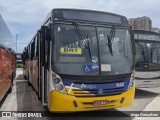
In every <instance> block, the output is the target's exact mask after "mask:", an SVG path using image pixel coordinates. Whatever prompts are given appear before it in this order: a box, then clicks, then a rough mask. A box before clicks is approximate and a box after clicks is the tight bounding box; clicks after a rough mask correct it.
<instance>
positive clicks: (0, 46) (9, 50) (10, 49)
mask: <svg viewBox="0 0 160 120" xmlns="http://www.w3.org/2000/svg"><path fill="white" fill-rule="evenodd" d="M0 48H1V49H4V50H7V51H8V52H10V53H13V54H15V51H14V50H13V49H12V48H9V47H6V46H5V45H3V44H1V43H0Z"/></svg>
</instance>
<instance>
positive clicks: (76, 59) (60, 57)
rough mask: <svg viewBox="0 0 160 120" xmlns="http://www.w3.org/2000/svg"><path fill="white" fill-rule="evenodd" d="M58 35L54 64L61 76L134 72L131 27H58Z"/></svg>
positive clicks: (59, 25)
mask: <svg viewBox="0 0 160 120" xmlns="http://www.w3.org/2000/svg"><path fill="white" fill-rule="evenodd" d="M113 34H114V35H113ZM54 36H55V42H54V46H53V50H54V52H53V61H54V62H52V65H53V69H54V71H55V72H57V73H60V74H66V75H85V76H89V75H93V76H98V75H100V74H101V75H115V74H125V73H131V71H132V68H133V57H132V54H133V53H132V45H131V37H130V32H129V31H128V29H127V28H118V27H114V29H113V27H94V26H82V25H77V24H70V25H66V24H56V25H55V28H54Z"/></svg>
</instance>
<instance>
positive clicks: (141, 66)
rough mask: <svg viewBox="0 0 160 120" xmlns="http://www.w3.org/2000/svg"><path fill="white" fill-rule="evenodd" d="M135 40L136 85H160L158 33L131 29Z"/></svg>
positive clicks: (159, 41)
mask: <svg viewBox="0 0 160 120" xmlns="http://www.w3.org/2000/svg"><path fill="white" fill-rule="evenodd" d="M133 31H134V40H135V58H136V65H135V70H136V72H135V73H136V74H135V79H136V87H138V88H139V87H159V86H160V34H159V33H156V32H151V31H144V30H133Z"/></svg>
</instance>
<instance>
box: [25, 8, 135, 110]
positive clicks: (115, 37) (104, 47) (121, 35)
mask: <svg viewBox="0 0 160 120" xmlns="http://www.w3.org/2000/svg"><path fill="white" fill-rule="evenodd" d="M131 36H132V35H131V31H130V27H129V25H128V21H127V19H126V17H124V16H121V15H117V14H113V13H108V12H100V11H92V10H78V9H53V10H52V11H51V12H50V13H49V14H48V16H47V18H46V19H45V21H44V22H43V24H42V26H41V28H40V29H39V30H38V31H37V33H36V35H35V36H34V37H33V39H32V40H31V42H30V43H29V44H28V45H27V46H26V47H25V49H24V51H23V60H24V64H25V67H24V75H25V76H26V77H27V78H28V80H29V84H31V85H32V86H33V88H34V89H35V91H36V92H37V95H38V98H39V99H40V100H41V101H42V104H43V105H44V106H47V107H48V109H49V111H51V112H66V111H68V112H69V111H91V110H101V109H109V108H117V107H124V106H129V105H132V103H133V99H134V93H135V86H134V58H133V49H132V46H133V37H131Z"/></svg>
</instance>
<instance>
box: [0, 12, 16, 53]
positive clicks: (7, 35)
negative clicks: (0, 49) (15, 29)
mask: <svg viewBox="0 0 160 120" xmlns="http://www.w3.org/2000/svg"><path fill="white" fill-rule="evenodd" d="M0 43H1V44H3V45H5V46H6V47H10V48H12V49H14V50H15V40H14V38H13V36H12V35H11V32H10V31H9V29H8V27H7V25H6V23H5V21H4V19H3V18H2V16H1V14H0Z"/></svg>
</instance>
